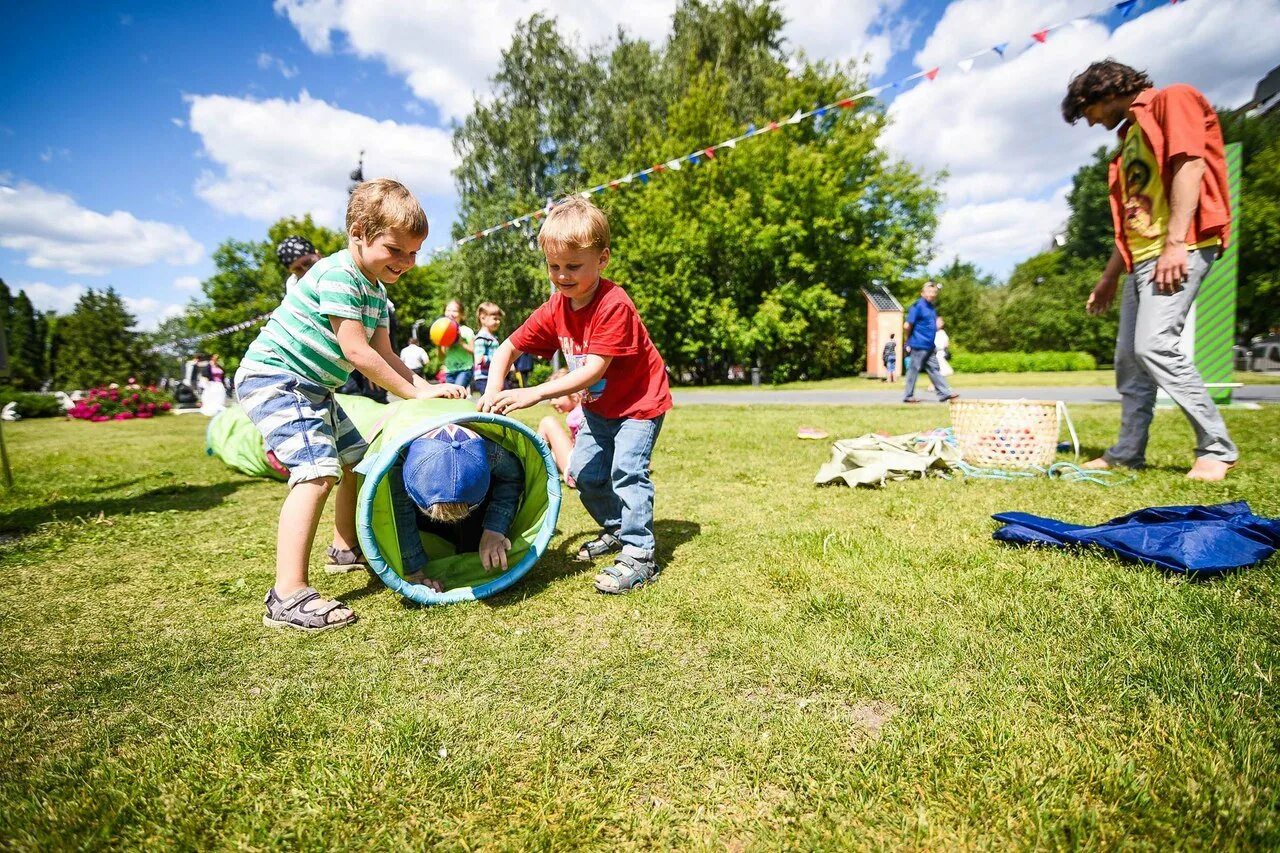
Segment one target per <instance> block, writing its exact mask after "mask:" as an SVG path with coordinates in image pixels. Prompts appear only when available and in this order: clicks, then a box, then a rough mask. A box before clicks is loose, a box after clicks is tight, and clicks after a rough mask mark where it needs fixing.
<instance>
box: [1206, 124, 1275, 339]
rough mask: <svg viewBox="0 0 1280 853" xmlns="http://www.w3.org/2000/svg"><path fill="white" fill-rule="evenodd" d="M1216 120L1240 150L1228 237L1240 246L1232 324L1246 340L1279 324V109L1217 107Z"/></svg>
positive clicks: (1227, 140) (1227, 137)
mask: <svg viewBox="0 0 1280 853" xmlns="http://www.w3.org/2000/svg"><path fill="white" fill-rule="evenodd" d="M1218 118H1219V121H1220V122H1221V124H1222V132H1223V136H1224V137H1225V139H1226V142H1227V143H1228V144H1230V143H1232V142H1239V143H1241V145H1242V149H1243V150H1242V154H1243V158H1242V159H1243V165H1244V175H1243V182H1242V183H1243V186H1242V188H1241V193H1240V196H1241V198H1240V200H1239V204H1237V205H1236V208H1235V209H1234V210H1233V211H1232V214H1233V217H1234V220H1235V221H1234V222H1233V224H1232V238H1233V239H1235V240H1238V241H1239V245H1240V272H1239V276H1240V289H1239V292H1238V294H1237V300H1236V304H1237V315H1236V316H1237V327H1238V329H1239V332H1240V337H1241V338H1243V339H1244V340H1248V339H1249V338H1251V337H1253V336H1255V335H1260V334H1266V333H1267V332H1268V331H1269V330H1270V329H1271V328H1273V327H1274V326H1276V325H1277V324H1280V112H1276V111H1272V112H1271V113H1268V114H1265V115H1260V116H1248V115H1245V114H1244V113H1240V112H1224V111H1219V113H1218Z"/></svg>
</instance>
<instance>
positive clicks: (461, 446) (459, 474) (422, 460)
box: [404, 424, 489, 509]
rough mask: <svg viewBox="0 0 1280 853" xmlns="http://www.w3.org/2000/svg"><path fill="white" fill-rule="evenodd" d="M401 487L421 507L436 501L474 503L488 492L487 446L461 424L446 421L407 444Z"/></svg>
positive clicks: (482, 499) (478, 501) (470, 504)
mask: <svg viewBox="0 0 1280 853" xmlns="http://www.w3.org/2000/svg"><path fill="white" fill-rule="evenodd" d="M404 488H405V491H407V492H408V493H409V497H410V498H412V499H413V502H414V503H415V504H417V505H418V506H420V507H422V508H423V509H425V508H427V507H429V506H433V505H434V504H439V503H464V504H467V505H468V506H472V507H474V506H477V505H479V504H480V503H481V502H483V501H484V497H485V495H487V494H488V493H489V450H488V448H487V447H485V443H484V439H483V438H481V437H480V436H478V435H476V434H475V433H474V432H472V431H471V430H469V429H466V428H465V427H460V426H458V425H457V424H446V425H445V426H442V427H440V428H438V429H433V430H431V431H429V432H427V433H424V434H423V435H421V436H419V437H418V438H416V439H414V440H413V441H412V442H410V444H409V449H408V451H407V452H406V453H405V456H404Z"/></svg>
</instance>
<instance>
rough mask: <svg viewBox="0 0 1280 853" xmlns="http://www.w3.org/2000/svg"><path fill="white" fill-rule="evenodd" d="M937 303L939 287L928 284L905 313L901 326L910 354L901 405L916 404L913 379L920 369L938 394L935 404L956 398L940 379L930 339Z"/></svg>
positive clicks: (931, 283) (934, 322) (932, 332)
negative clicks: (905, 319)
mask: <svg viewBox="0 0 1280 853" xmlns="http://www.w3.org/2000/svg"><path fill="white" fill-rule="evenodd" d="M937 301H938V285H936V284H934V283H933V282H931V281H926V282H925V283H924V288H923V289H922V290H921V291H920V298H919V299H917V300H916V301H915V303H914V304H913V305H912V306H911V309H910V310H909V311H907V321H906V323H904V324H903V325H904V326H905V327H906V329H907V344H906V352H909V353H911V363H910V366H909V367H908V368H907V387H906V389H905V391H904V392H903V394H904V396H903V398H902V402H904V403H919V402H920V398H919V397H916V396H915V393H916V379H918V378H919V377H920V370H921V368H923V369H924V370H925V372H927V373H928V374H929V381H930V382H932V383H933V390H934V391H937V392H938V400H939V401H940V402H943V403H945V402H947V401H948V400H954V399H955V398H956V397H959V396H960V395H959V394H956V393H954V392H952V390H951V386H950V385H948V384H947V380H945V379H943V378H942V370H941V367H940V366H939V364H938V352H937V350H936V349H935V348H934V345H933V338H934V336H935V335H936V334H937V333H938V309H936V308H934V307H933V303H935V302H937Z"/></svg>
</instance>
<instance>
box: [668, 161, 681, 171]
mask: <svg viewBox="0 0 1280 853" xmlns="http://www.w3.org/2000/svg"><path fill="white" fill-rule="evenodd" d="M667 168H668V169H670V170H671V171H673V172H678V171H680V161H679V160H668V161H667Z"/></svg>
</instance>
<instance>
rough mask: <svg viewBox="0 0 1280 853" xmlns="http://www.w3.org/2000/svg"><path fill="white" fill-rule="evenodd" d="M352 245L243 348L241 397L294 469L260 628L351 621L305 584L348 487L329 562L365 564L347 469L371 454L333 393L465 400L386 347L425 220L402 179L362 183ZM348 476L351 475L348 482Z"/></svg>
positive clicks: (308, 627)
mask: <svg viewBox="0 0 1280 853" xmlns="http://www.w3.org/2000/svg"><path fill="white" fill-rule="evenodd" d="M347 233H348V235H349V240H348V243H347V248H346V249H343V250H342V251H340V252H337V253H335V254H333V255H330V256H329V257H327V258H324V259H323V260H321V261H319V262H317V263H316V264H315V265H314V266H313V267H312V268H311V269H310V270H309V271H308V272H307V274H306V275H305V276H303V277H302V278H301V279H300V280H299V281H298V283H297V285H296V286H295V287H294V288H293V289H292V290H291V291H289V293H287V294H286V295H285V298H284V300H283V301H282V302H281V303H280V307H279V308H277V309H276V310H275V312H274V313H273V314H272V315H271V319H270V320H268V321H267V324H266V326H264V327H263V329H262V331H261V332H260V333H259V334H258V337H257V339H256V340H255V341H254V342H253V344H252V345H251V346H250V347H249V349H248V351H247V352H246V353H245V356H244V360H243V361H241V363H240V370H239V371H238V372H237V373H236V396H237V397H238V398H239V400H240V404H241V405H242V406H243V407H244V410H245V413H246V414H247V415H248V416H249V418H250V419H251V420H252V421H253V422H254V424H255V425H256V426H257V427H258V430H259V431H260V432H261V433H262V435H263V437H264V438H265V439H266V449H267V450H268V451H270V452H272V453H274V454H275V456H276V458H277V459H279V460H280V462H281V463H282V464H283V465H284V466H285V467H286V468H288V469H289V493H288V495H287V496H286V497H285V499H284V506H282V507H281V509H280V527H279V531H278V533H277V535H276V578H275V584H274V585H273V586H272V588H271V589H270V590H268V591H267V596H266V599H265V601H264V603H265V605H266V613H265V614H264V615H263V617H262V621H263V624H265V625H268V626H271V627H290V628H298V629H301V630H304V631H325V630H328V629H330V628H341V627H344V626H346V625H350V624H351V623H352V622H354V621H355V620H356V615H355V613H353V612H352V611H351V610H350V608H348V607H346V606H344V605H343V604H342V602H340V601H326V600H325V599H323V598H321V597H320V593H318V592H317V591H316V590H314V589H312V588H311V587H310V586H308V585H307V574H308V572H307V561H308V559H309V557H310V554H311V545H312V543H313V542H314V540H315V535H316V527H317V525H318V524H319V521H320V513H321V512H322V511H323V510H324V505H325V501H326V500H327V498H328V497H329V492H330V490H332V489H333V486H334V485H335V484H336V483H339V481H340V482H341V485H340V486H339V489H338V505H337V508H336V512H335V516H336V519H335V526H334V544H333V546H332V547H331V548H330V549H329V556H330V560H331V561H334V562H335V563H337V564H338V565H339V566H342V567H346V566H355V567H363V565H364V564H363V561H362V559H361V558H360V554H359V546H358V545H357V544H356V541H357V540H356V530H355V507H356V491H355V482H354V478H353V477H351V476H350V471H351V466H352V465H354V464H355V463H357V462H359V461H360V458H361V457H362V456H363V455H364V451H365V448H366V445H365V441H364V439H363V438H362V437H361V435H360V433H359V432H358V431H357V430H356V428H355V426H354V425H353V424H352V422H351V420H350V419H349V418H348V417H347V415H346V413H345V412H343V411H342V407H341V406H339V405H338V404H337V401H336V400H335V399H334V396H333V394H334V389H336V388H338V387H339V386H341V385H342V383H343V382H345V381H346V379H347V377H348V375H349V374H350V373H351V371H352V369H353V368H357V367H358V368H359V369H360V370H361V371H363V372H364V374H365V375H366V376H368V377H369V378H370V379H372V380H373V381H375V382H377V383H378V384H379V385H381V386H382V387H384V388H386V389H387V390H388V391H391V392H392V393H394V394H396V395H397V396H400V397H406V398H411V397H462V396H464V392H463V390H462V389H461V388H458V387H457V386H455V385H429V384H427V383H426V382H425V381H424V380H422V379H421V378H419V377H415V376H414V375H413V373H412V372H411V371H410V370H409V368H407V367H405V366H404V362H402V361H400V359H399V358H398V357H397V356H396V354H395V353H394V352H393V351H392V350H391V336H390V334H389V332H388V322H389V316H388V308H387V291H386V288H385V287H383V284H384V283H390V282H394V281H395V280H396V279H398V278H399V277H400V276H401V275H402V274H403V273H404V272H405V271H406V270H408V269H409V268H410V267H412V266H413V264H414V258H415V256H416V254H417V252H418V249H419V248H421V246H422V241H423V240H424V239H425V238H426V236H427V217H426V214H424V213H423V212H422V208H421V206H419V204H418V202H417V201H416V200H415V199H414V197H413V196H412V195H411V194H410V193H409V191H408V190H407V189H405V188H404V187H403V186H402V185H401V184H398V183H396V182H395V181H392V180H388V179H385V178H382V179H379V180H374V181H366V182H365V183H363V184H360V185H359V186H358V187H357V188H356V189H355V191H354V192H353V193H352V194H351V198H350V200H349V201H348V203H347ZM344 474H346V475H347V476H343V475H344Z"/></svg>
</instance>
